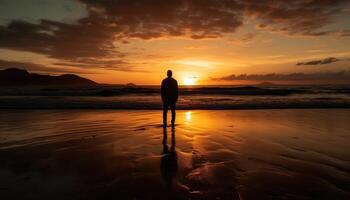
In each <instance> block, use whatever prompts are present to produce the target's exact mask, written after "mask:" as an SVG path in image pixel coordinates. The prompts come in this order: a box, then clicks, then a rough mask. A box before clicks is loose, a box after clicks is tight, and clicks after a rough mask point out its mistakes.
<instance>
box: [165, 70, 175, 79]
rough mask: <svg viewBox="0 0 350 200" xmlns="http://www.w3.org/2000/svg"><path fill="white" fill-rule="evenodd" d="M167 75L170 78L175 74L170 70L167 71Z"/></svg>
mask: <svg viewBox="0 0 350 200" xmlns="http://www.w3.org/2000/svg"><path fill="white" fill-rule="evenodd" d="M166 75H167V76H168V77H169V78H170V77H172V76H173V72H172V71H171V70H168V71H167V72H166Z"/></svg>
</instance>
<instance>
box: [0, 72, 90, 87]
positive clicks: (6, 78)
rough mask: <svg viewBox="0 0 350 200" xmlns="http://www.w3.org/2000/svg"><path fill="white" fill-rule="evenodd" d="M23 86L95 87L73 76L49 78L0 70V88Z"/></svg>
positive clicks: (65, 75)
mask: <svg viewBox="0 0 350 200" xmlns="http://www.w3.org/2000/svg"><path fill="white" fill-rule="evenodd" d="M25 85H97V83H96V82H94V81H92V80H89V79H86V78H82V77H80V76H77V75H74V74H63V75H60V76H50V75H42V74H34V73H33V74H32V73H29V72H28V71H26V70H23V69H17V68H9V69H4V70H0V86H25Z"/></svg>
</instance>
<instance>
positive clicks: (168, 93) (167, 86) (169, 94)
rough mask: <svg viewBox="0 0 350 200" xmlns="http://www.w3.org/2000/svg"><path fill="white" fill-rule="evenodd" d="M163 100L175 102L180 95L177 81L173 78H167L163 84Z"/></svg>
mask: <svg viewBox="0 0 350 200" xmlns="http://www.w3.org/2000/svg"><path fill="white" fill-rule="evenodd" d="M161 94H162V100H163V102H165V103H175V102H176V101H177V98H178V96H179V88H178V85H177V81H176V80H175V79H173V78H171V77H170V78H169V77H168V78H165V79H164V80H163V81H162V86H161Z"/></svg>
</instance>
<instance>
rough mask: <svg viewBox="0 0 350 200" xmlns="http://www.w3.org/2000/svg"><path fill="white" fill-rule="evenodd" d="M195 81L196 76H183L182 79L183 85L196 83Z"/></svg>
mask: <svg viewBox="0 0 350 200" xmlns="http://www.w3.org/2000/svg"><path fill="white" fill-rule="evenodd" d="M196 83H197V77H185V78H184V79H183V84H184V85H196Z"/></svg>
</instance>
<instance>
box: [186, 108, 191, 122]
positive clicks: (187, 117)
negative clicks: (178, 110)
mask: <svg viewBox="0 0 350 200" xmlns="http://www.w3.org/2000/svg"><path fill="white" fill-rule="evenodd" d="M185 115H186V121H188V122H190V121H191V119H192V112H191V111H187V112H186V113H185Z"/></svg>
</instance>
